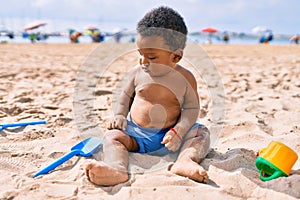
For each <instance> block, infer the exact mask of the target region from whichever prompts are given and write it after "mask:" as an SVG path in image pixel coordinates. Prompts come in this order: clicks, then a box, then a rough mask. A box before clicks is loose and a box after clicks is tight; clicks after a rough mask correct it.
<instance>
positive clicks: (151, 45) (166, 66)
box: [136, 35, 176, 76]
mask: <svg viewBox="0 0 300 200" xmlns="http://www.w3.org/2000/svg"><path fill="white" fill-rule="evenodd" d="M136 44H137V47H138V51H139V53H140V59H139V63H140V65H141V67H142V69H143V70H144V71H145V72H146V73H149V74H150V75H151V76H162V75H164V74H166V73H168V72H170V71H171V70H172V69H173V68H174V67H175V66H176V62H174V54H173V53H172V52H171V51H170V49H169V47H168V46H167V45H166V44H165V43H164V39H163V38H162V37H160V36H141V35H138V37H137V41H136Z"/></svg>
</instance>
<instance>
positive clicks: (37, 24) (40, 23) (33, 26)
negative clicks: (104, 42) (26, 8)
mask: <svg viewBox="0 0 300 200" xmlns="http://www.w3.org/2000/svg"><path fill="white" fill-rule="evenodd" d="M46 24H47V23H46V22H43V21H37V22H32V23H30V24H27V26H25V27H24V31H29V30H33V29H36V28H38V27H40V26H45V25H46Z"/></svg>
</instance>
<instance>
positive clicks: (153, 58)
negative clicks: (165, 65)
mask: <svg viewBox="0 0 300 200" xmlns="http://www.w3.org/2000/svg"><path fill="white" fill-rule="evenodd" d="M148 59H149V60H155V59H156V57H148Z"/></svg>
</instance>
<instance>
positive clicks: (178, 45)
mask: <svg viewBox="0 0 300 200" xmlns="http://www.w3.org/2000/svg"><path fill="white" fill-rule="evenodd" d="M137 32H138V34H140V35H142V36H162V37H163V39H164V41H165V43H166V45H168V46H169V47H170V49H171V50H172V51H175V50H177V49H184V47H185V43H186V39H187V37H186V36H187V33H188V30H187V27H186V25H185V22H184V20H183V18H182V17H181V16H180V14H179V13H178V12H176V11H175V10H173V9H172V8H169V7H165V6H161V7H158V8H155V9H153V10H151V11H150V12H148V13H147V14H146V15H145V16H144V17H143V18H142V19H141V20H140V21H139V22H138V24H137Z"/></svg>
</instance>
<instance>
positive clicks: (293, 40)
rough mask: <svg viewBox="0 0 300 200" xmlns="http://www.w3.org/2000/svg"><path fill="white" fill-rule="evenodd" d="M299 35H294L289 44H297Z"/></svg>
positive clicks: (299, 38)
mask: <svg viewBox="0 0 300 200" xmlns="http://www.w3.org/2000/svg"><path fill="white" fill-rule="evenodd" d="M299 40H300V35H298V34H296V35H294V36H292V37H291V38H290V42H291V43H292V44H299Z"/></svg>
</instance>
